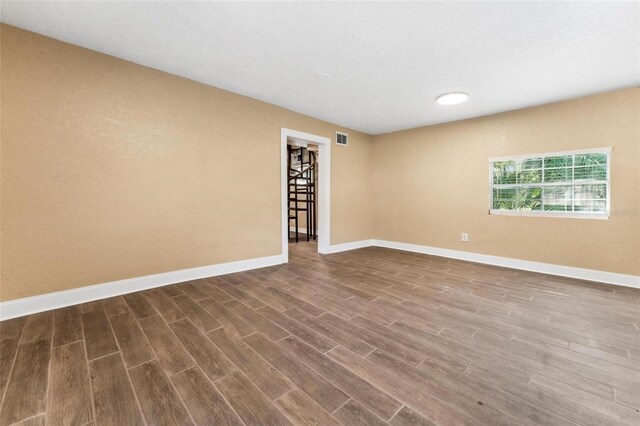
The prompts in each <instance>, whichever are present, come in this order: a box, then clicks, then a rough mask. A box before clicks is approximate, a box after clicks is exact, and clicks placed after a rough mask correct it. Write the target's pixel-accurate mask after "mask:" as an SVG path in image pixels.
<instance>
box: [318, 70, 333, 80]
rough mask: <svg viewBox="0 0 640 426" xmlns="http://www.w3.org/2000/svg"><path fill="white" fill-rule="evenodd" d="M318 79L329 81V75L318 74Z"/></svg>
mask: <svg viewBox="0 0 640 426" xmlns="http://www.w3.org/2000/svg"><path fill="white" fill-rule="evenodd" d="M318 78H319V79H321V80H329V79H330V78H331V74H329V73H328V72H319V73H318Z"/></svg>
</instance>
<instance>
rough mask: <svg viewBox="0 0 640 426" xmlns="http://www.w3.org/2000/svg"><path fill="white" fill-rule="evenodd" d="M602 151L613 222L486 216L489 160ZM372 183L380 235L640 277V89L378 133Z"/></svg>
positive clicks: (389, 238)
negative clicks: (607, 159)
mask: <svg viewBox="0 0 640 426" xmlns="http://www.w3.org/2000/svg"><path fill="white" fill-rule="evenodd" d="M604 146H612V147H613V151H612V154H611V218H610V219H609V220H593V219H591V220H589V219H568V218H559V219H558V218H555V219H554V218H540V217H513V216H490V215H488V208H489V175H488V173H489V171H488V169H489V168H488V158H489V157H496V156H507V155H519V154H533V153H542V152H553V151H564V150H572V149H584V148H596V147H604ZM373 184H374V198H375V200H374V237H375V238H378V239H384V240H391V241H400V242H406V243H413V244H420V245H426V246H434V247H440V248H449V249H455V250H464V251H469V252H477V253H483V254H490V255H497V256H505V257H510V258H516V259H525V260H532V261H539V262H547V263H553V264H560V265H568V266H576V267H582V268H590V269H598V270H603V271H611V272H618V273H623V274H634V275H640V89H638V88H633V89H628V90H622V91H617V92H611V93H606V94H601V95H597V96H592V97H587V98H582V99H578V100H572V101H567V102H560V103H555V104H550V105H545V106H541V107H536V108H529V109H524V110H519V111H513V112H509V113H504V114H498V115H493V116H488V117H483V118H478V119H473V120H465V121H459V122H455V123H451V124H444V125H438V126H430V127H423V128H418V129H412V130H407V131H402V132H397V133H391V134H387V135H382V136H377V137H375V138H374V163H373ZM462 232H467V233H469V237H470V241H469V242H467V243H463V242H461V241H460V233H462Z"/></svg>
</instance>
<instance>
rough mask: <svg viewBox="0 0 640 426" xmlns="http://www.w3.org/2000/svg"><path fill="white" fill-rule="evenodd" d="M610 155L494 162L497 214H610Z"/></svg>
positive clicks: (576, 155) (570, 155)
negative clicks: (507, 211) (508, 212)
mask: <svg viewBox="0 0 640 426" xmlns="http://www.w3.org/2000/svg"><path fill="white" fill-rule="evenodd" d="M608 161H609V153H608V151H606V152H603V151H594V152H579V153H575V154H549V155H540V156H531V157H530V158H518V159H507V160H499V161H493V162H492V163H491V173H492V176H491V182H492V191H491V196H492V197H491V198H492V201H491V208H492V209H493V210H520V211H533V212H535V211H540V212H543V211H547V212H578V213H591V214H603V213H606V212H607V211H608V206H607V200H608V197H607V191H608V190H609V183H608V176H607V174H608V164H607V163H608Z"/></svg>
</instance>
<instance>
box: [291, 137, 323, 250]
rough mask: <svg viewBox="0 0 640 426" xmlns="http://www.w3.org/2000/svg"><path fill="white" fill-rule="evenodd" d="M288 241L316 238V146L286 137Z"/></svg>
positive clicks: (297, 241)
mask: <svg viewBox="0 0 640 426" xmlns="http://www.w3.org/2000/svg"><path fill="white" fill-rule="evenodd" d="M287 162H288V164H289V167H288V169H289V176H288V178H287V179H288V181H287V191H288V197H287V200H288V202H289V244H292V243H295V244H298V243H299V242H301V241H305V240H306V241H307V242H309V241H316V238H317V230H318V220H317V218H318V203H317V200H318V146H317V145H314V144H310V143H308V142H306V141H301V140H298V139H295V138H288V139H287Z"/></svg>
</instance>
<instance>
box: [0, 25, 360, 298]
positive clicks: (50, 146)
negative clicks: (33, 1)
mask: <svg viewBox="0 0 640 426" xmlns="http://www.w3.org/2000/svg"><path fill="white" fill-rule="evenodd" d="M0 36H1V49H0V50H1V67H2V68H1V74H0V80H1V81H0V84H1V86H0V90H1V94H2V100H1V105H0V106H1V122H0V127H1V135H0V137H1V143H2V146H1V148H2V151H1V154H2V159H1V178H2V182H1V193H2V199H1V205H0V216H1V221H2V222H1V225H2V234H1V239H0V245H1V254H2V259H1V271H0V272H1V279H2V282H1V286H0V292H1V293H0V300H11V299H16V298H21V297H26V296H33V295H37V294H42V293H47V292H52V291H58V290H65V289H70V288H75V287H79V286H84V285H91V284H98V283H103V282H108V281H113V280H118V279H124V278H131V277H136V276H142V275H148V274H155V273H160V272H166V271H173V270H178V269H184V268H190V267H196V266H203V265H211V264H216V263H221V262H229V261H234V260H241V259H249V258H255V257H261V256H269V255H276V254H279V253H280V249H281V247H280V244H281V242H280V238H281V233H280V128H281V127H287V128H290V129H295V130H299V131H303V132H307V133H312V134H317V135H320V136H325V137H330V138H331V139H332V140H334V139H335V132H336V131H337V130H338V131H347V132H348V133H349V135H350V140H349V143H350V146H349V147H348V148H344V147H337V146H335V145H334V149H332V170H331V174H332V176H331V178H332V181H333V182H334V185H333V186H332V193H331V198H332V199H331V210H332V211H331V220H332V229H331V243H332V244H339V243H345V242H349V241H356V240H362V239H367V238H371V233H372V220H373V216H372V209H371V203H372V187H371V161H372V145H371V137H370V136H368V135H365V134H362V133H358V132H356V131H352V130H349V129H343V128H340V127H338V126H336V125H333V124H330V123H326V122H322V121H319V120H316V119H313V118H310V117H307V116H303V115H300V114H296V113H294V112H291V111H288V110H285V109H282V108H278V107H276V106H273V105H269V104H266V103H263V102H259V101H255V100H252V99H249V98H246V97H242V96H239V95H235V94H232V93H229V92H226V91H223V90H219V89H216V88H213V87H209V86H205V85H202V84H199V83H195V82H193V81H190V80H186V79H183V78H179V77H176V76H172V75H169V74H166V73H163V72H159V71H156V70H152V69H149V68H145V67H142V66H139V65H135V64H133V63H130V62H126V61H122V60H119V59H116V58H113V57H109V56H106V55H102V54H99V53H96V52H93V51H90V50H86V49H82V48H79V47H76V46H72V45H69V44H65V43H62V42H59V41H56V40H52V39H49V38H46V37H42V36H39V35H36V34H33V33H30V32H26V31H23V30H19V29H16V28H13V27H9V26H5V25H2V27H1V33H0Z"/></svg>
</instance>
